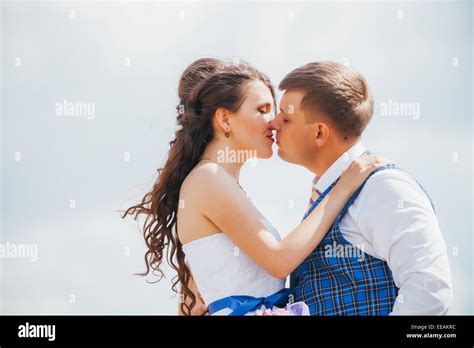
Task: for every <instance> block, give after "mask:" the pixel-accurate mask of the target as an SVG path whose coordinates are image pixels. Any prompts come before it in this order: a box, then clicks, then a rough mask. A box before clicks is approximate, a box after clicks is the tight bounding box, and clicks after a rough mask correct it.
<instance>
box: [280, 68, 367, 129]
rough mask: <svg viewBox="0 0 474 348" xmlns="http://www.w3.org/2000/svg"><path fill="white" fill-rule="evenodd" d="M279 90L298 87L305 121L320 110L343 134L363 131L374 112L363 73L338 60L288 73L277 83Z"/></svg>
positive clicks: (310, 119) (311, 120) (311, 121)
mask: <svg viewBox="0 0 474 348" xmlns="http://www.w3.org/2000/svg"><path fill="white" fill-rule="evenodd" d="M278 88H279V89H280V90H282V91H283V90H294V89H299V90H302V91H303V92H305V96H304V97H303V99H302V101H301V106H300V107H301V108H302V109H303V110H304V111H307V112H305V119H306V122H308V123H313V122H314V121H316V118H315V117H314V115H315V114H316V112H317V111H322V112H323V113H324V114H325V115H327V117H328V118H329V122H330V123H331V124H332V125H333V127H335V128H336V130H337V131H339V133H340V135H342V136H343V137H345V138H347V137H349V138H351V137H358V136H360V135H361V134H362V132H363V131H364V129H365V127H366V126H367V124H368V123H369V122H370V119H371V118H372V114H373V112H374V101H373V98H372V96H371V95H370V91H369V87H368V85H367V82H366V81H365V79H364V77H363V76H362V74H360V73H358V72H356V71H354V70H352V69H351V68H349V67H347V66H345V65H343V64H340V63H337V62H313V63H308V64H306V65H303V66H302V67H299V68H297V69H295V70H293V71H292V72H290V73H289V74H288V75H286V76H285V78H284V79H283V80H282V81H281V83H280V85H279V86H278Z"/></svg>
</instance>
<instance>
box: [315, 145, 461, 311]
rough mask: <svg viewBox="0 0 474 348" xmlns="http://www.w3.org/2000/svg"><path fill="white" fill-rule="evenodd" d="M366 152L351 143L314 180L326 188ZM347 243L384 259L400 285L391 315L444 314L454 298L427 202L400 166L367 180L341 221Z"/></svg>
mask: <svg viewBox="0 0 474 348" xmlns="http://www.w3.org/2000/svg"><path fill="white" fill-rule="evenodd" d="M364 151H365V148H364V146H363V145H362V143H360V142H359V143H357V144H355V145H354V146H352V147H351V148H350V149H349V150H348V151H347V152H345V153H344V154H343V155H342V156H340V157H339V158H338V159H337V160H336V161H335V162H334V163H333V164H332V165H331V166H330V167H329V168H328V170H327V171H326V172H325V173H324V174H323V175H322V176H321V177H319V178H316V180H315V181H314V188H315V189H317V190H319V191H320V192H324V191H325V190H326V188H328V187H329V186H330V185H331V184H332V183H333V182H334V180H336V179H337V178H338V177H339V176H340V175H341V174H342V172H343V171H344V170H345V169H347V167H348V166H349V165H350V164H351V162H352V161H353V160H355V159H357V158H359V157H360V156H361V155H362V153H363V152H364ZM340 227H341V232H342V235H343V237H344V238H345V239H347V241H348V242H350V243H351V244H353V245H355V246H359V247H360V249H362V251H364V252H365V253H367V254H369V255H371V256H374V257H376V258H378V259H381V260H384V261H386V262H387V264H388V266H389V267H390V270H391V271H392V274H393V278H394V281H395V284H396V285H397V287H398V288H399V292H398V296H397V299H396V301H395V305H394V307H393V309H392V312H391V313H390V314H405V315H407V314H419V315H422V314H446V312H447V311H448V308H449V305H450V303H451V300H452V285H451V272H450V269H449V262H448V255H447V252H446V244H445V242H444V239H443V236H442V235H441V231H440V228H439V224H438V219H437V217H436V214H435V212H434V211H433V208H432V206H431V204H430V201H429V199H428V197H427V196H426V194H425V193H424V192H423V190H422V189H421V188H420V187H419V185H418V184H417V183H416V181H415V180H414V179H413V178H412V177H411V176H410V175H409V174H407V173H405V172H404V171H401V170H399V169H384V170H381V171H379V172H377V173H375V174H373V175H372V176H371V177H370V178H369V180H367V182H366V184H365V186H364V187H363V188H362V190H361V192H360V194H359V196H358V197H357V198H356V199H355V201H354V203H353V204H352V205H351V206H350V207H349V209H348V212H347V214H346V215H345V216H344V218H343V219H342V221H341V224H340Z"/></svg>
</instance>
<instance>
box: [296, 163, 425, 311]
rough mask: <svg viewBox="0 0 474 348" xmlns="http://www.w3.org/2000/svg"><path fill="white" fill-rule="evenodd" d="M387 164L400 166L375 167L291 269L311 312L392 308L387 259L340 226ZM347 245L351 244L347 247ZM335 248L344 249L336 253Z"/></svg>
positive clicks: (392, 285) (300, 296)
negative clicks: (365, 248) (316, 242)
mask: <svg viewBox="0 0 474 348" xmlns="http://www.w3.org/2000/svg"><path fill="white" fill-rule="evenodd" d="M387 168H396V169H400V168H398V167H397V166H396V165H395V164H392V163H391V164H389V165H387V166H384V167H381V168H377V169H376V170H375V171H373V172H372V173H371V174H370V175H369V177H368V178H367V179H366V180H365V181H364V182H363V183H362V185H361V186H360V187H359V188H358V189H357V190H356V191H355V192H354V194H353V195H352V196H351V198H350V199H349V200H348V202H347V203H346V204H345V206H344V207H343V209H342V210H341V212H340V213H339V215H338V217H337V218H336V221H335V223H334V225H333V226H332V227H331V229H330V230H329V232H328V233H327V235H326V236H325V237H324V239H323V240H322V241H321V243H320V244H319V245H318V246H317V247H316V249H314V251H313V252H312V253H311V254H310V255H309V256H308V257H307V258H306V259H305V260H304V261H303V262H302V263H301V264H300V265H299V266H298V268H296V269H295V270H294V271H293V272H292V273H291V275H290V287H291V288H292V290H293V291H294V294H295V301H304V302H306V304H307V305H308V307H309V310H310V313H311V315H388V314H389V313H390V312H391V311H392V308H393V305H394V303H395V299H396V297H397V293H398V288H397V286H396V285H395V282H394V280H393V276H392V272H391V271H390V268H389V267H388V264H387V262H385V261H383V260H380V259H378V258H376V257H373V256H371V255H369V254H367V253H364V252H363V251H362V250H361V249H359V248H357V247H356V246H354V245H352V244H351V243H349V242H348V241H347V240H346V239H345V238H344V237H343V236H342V233H341V229H340V222H341V220H342V218H343V217H344V215H345V214H346V212H347V210H348V209H349V207H350V206H351V204H352V203H353V202H354V200H355V199H356V198H357V196H358V195H359V193H360V192H361V190H362V188H363V187H364V185H365V183H366V182H367V180H368V179H369V178H370V177H371V176H372V175H373V174H375V173H376V172H378V171H380V170H383V169H387ZM400 170H401V169H400ZM338 180H339V178H338V179H337V180H336V181H335V182H334V183H332V184H331V186H330V187H329V188H328V189H326V190H325V191H324V192H323V193H322V194H321V195H320V197H319V198H318V199H317V200H316V202H315V203H314V205H313V206H312V207H311V208H310V209H309V210H308V212H307V213H306V214H305V216H304V218H303V220H304V219H305V218H306V217H307V216H308V215H309V214H310V213H311V212H312V211H313V210H314V209H315V208H316V207H317V206H318V204H319V202H321V200H322V199H323V198H324V196H326V195H327V193H328V192H329V191H330V190H331V189H332V188H333V187H334V185H335V184H336V183H337V181H338ZM415 181H416V179H415ZM417 183H418V182H417ZM418 185H419V186H420V188H421V189H422V190H423V192H425V194H426V195H427V196H428V198H429V200H430V202H431V205H432V206H433V202H432V201H431V198H430V197H429V195H428V193H427V192H426V191H425V190H424V189H423V187H422V186H421V185H420V184H419V183H418ZM433 209H434V206H433ZM347 246H348V247H349V248H347V249H345V247H347ZM334 248H336V249H339V251H342V252H338V253H334ZM354 249H357V253H355V252H344V250H354ZM328 250H329V251H330V252H329V253H328V252H327V251H328ZM331 251H332V252H331ZM362 254H363V257H361V255H362Z"/></svg>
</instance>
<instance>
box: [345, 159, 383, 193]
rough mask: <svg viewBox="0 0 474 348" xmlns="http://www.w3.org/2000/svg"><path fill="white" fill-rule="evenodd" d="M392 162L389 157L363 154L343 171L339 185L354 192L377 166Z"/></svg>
mask: <svg viewBox="0 0 474 348" xmlns="http://www.w3.org/2000/svg"><path fill="white" fill-rule="evenodd" d="M388 163H390V162H389V161H388V160H387V159H385V158H382V157H379V156H376V155H363V156H361V157H360V158H358V159H356V160H354V161H352V163H351V164H350V165H349V167H347V169H346V170H345V171H343V173H342V175H341V178H340V179H339V182H338V183H337V184H338V185H340V186H342V188H344V189H345V190H348V191H349V192H351V193H353V192H355V191H356V190H357V188H359V186H360V185H361V184H362V183H363V182H364V180H365V179H367V177H368V176H369V175H370V173H372V172H373V171H374V170H376V169H377V168H380V167H383V166H385V165H387V164H388Z"/></svg>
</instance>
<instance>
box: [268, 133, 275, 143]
mask: <svg viewBox="0 0 474 348" xmlns="http://www.w3.org/2000/svg"><path fill="white" fill-rule="evenodd" d="M267 138H268V139H270V140H271V141H272V143H273V142H274V141H275V139H273V134H268V135H267Z"/></svg>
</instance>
